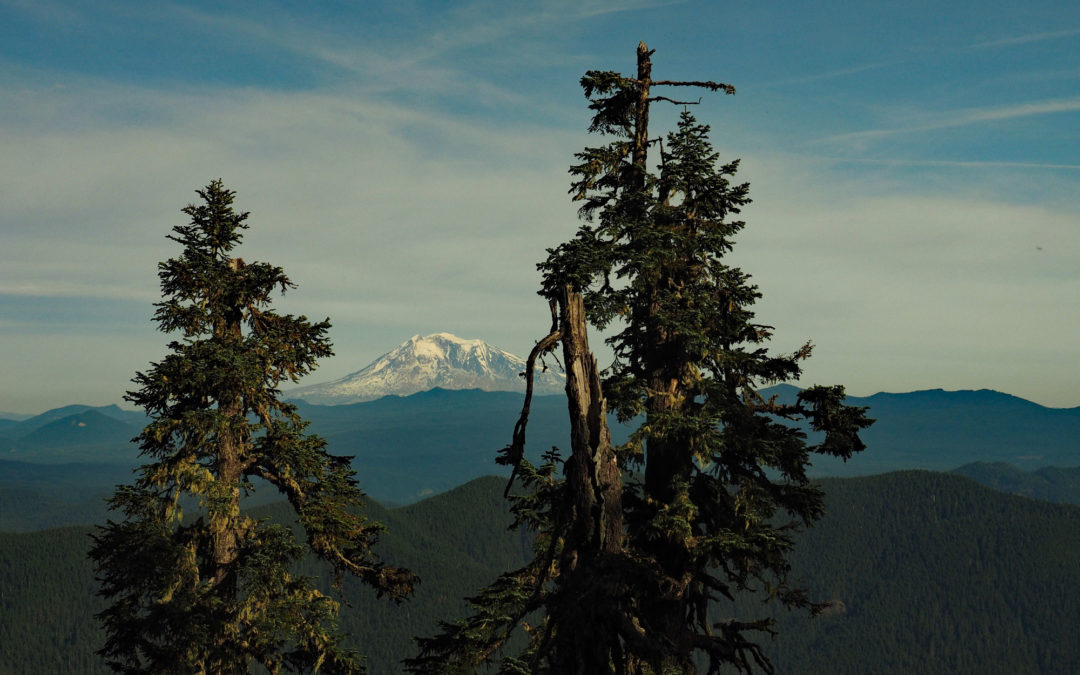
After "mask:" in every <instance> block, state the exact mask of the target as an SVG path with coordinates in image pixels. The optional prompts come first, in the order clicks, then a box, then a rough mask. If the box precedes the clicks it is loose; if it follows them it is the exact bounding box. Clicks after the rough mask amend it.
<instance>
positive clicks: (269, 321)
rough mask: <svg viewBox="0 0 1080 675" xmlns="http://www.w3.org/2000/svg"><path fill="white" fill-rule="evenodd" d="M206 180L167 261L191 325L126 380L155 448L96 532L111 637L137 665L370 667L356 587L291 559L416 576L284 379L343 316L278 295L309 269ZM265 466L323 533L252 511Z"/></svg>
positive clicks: (167, 294) (144, 446) (169, 320)
mask: <svg viewBox="0 0 1080 675" xmlns="http://www.w3.org/2000/svg"><path fill="white" fill-rule="evenodd" d="M197 192H198V195H199V197H200V198H201V203H199V204H198V205H190V206H188V207H187V208H185V209H184V210H183V212H184V213H185V214H187V215H188V216H189V217H190V222H189V223H188V224H186V225H180V226H177V227H174V228H173V234H171V235H169V236H168V238H169V239H171V240H173V241H175V242H177V243H178V244H180V245H181V246H182V247H183V252H182V253H181V255H179V256H178V257H176V258H171V259H169V260H167V261H165V262H162V263H160V264H159V265H158V270H159V271H158V276H159V277H160V280H161V290H162V296H163V300H162V301H161V302H158V303H156V305H155V306H156V308H157V309H156V312H155V316H154V318H155V321H156V322H157V324H158V327H159V328H160V330H162V331H163V332H165V333H173V334H177V339H175V340H173V341H171V342H169V343H168V353H167V355H166V356H165V357H164V358H163V359H162V360H161V361H159V362H156V363H152V364H151V366H150V368H149V370H147V371H146V372H140V373H138V374H137V375H136V376H135V379H134V382H135V384H137V385H138V387H139V388H138V389H137V390H135V391H131V392H128V395H127V397H126V398H127V400H128V401H130V402H132V403H134V404H135V405H137V406H139V407H142V408H143V409H144V410H145V411H146V412H147V415H148V416H149V417H150V418H151V421H150V423H149V424H148V425H147V426H146V427H145V428H144V429H143V431H142V433H140V434H139V436H138V437H137V438H136V439H135V440H136V441H137V442H138V443H139V447H140V449H141V454H142V455H143V456H144V457H146V458H148V459H149V462H148V463H147V464H145V465H143V466H142V467H141V468H140V469H139V470H138V477H137V479H136V480H135V482H134V483H133V484H130V485H121V486H118V488H117V489H116V492H115V493H114V495H113V496H112V497H111V499H110V500H109V505H110V508H111V510H112V511H114V512H116V513H118V514H119V515H120V516H121V517H120V518H119V519H117V520H109V521H108V523H107V524H106V525H105V526H102V527H100V528H98V529H97V532H96V533H95V534H94V535H92V536H93V546H92V548H91V552H90V557H91V558H92V559H93V560H94V562H95V564H96V569H97V575H98V581H99V583H100V591H99V593H100V595H102V596H104V597H105V598H106V599H108V601H110V603H111V604H109V606H108V607H107V608H106V609H105V610H104V611H103V612H102V613H101V614H100V615H99V619H100V620H101V622H102V624H103V627H104V629H105V632H106V642H105V645H104V647H102V649H101V650H100V651H99V653H100V654H102V655H103V656H105V657H106V660H107V662H108V663H109V665H110V666H111V667H112V669H113V670H115V671H117V672H123V673H215V674H216V673H248V672H251V668H252V667H254V666H255V664H258V665H260V666H261V667H263V668H265V669H266V670H268V671H270V672H272V673H278V672H315V671H320V672H332V673H359V672H363V662H362V659H361V657H360V656H359V654H357V653H355V652H354V651H352V650H350V649H346V648H343V647H342V646H341V645H340V639H339V638H340V636H339V635H337V634H336V632H335V617H336V614H337V610H338V602H337V601H335V600H334V599H333V598H332V597H331V596H329V595H327V594H324V593H323V592H321V591H319V590H317V589H315V588H313V587H312V586H311V585H310V580H308V579H306V578H303V577H299V576H296V575H294V574H293V573H292V572H291V570H292V569H293V567H294V564H295V563H296V562H297V561H298V560H300V559H301V558H302V557H303V556H304V555H305V553H306V552H307V551H308V550H310V551H311V552H313V553H315V554H316V555H318V556H319V557H321V558H322V559H324V560H325V561H327V562H328V563H329V564H330V565H331V566H332V567H333V569H334V571H335V572H336V573H337V575H338V576H339V578H340V576H341V575H344V574H352V575H356V576H359V577H360V578H362V579H364V580H365V581H366V582H368V583H369V584H370V585H371V586H373V587H374V588H375V589H376V590H377V592H378V593H379V595H388V596H390V597H391V598H394V599H396V600H400V599H402V598H404V597H405V596H406V595H408V593H409V592H410V591H411V586H412V584H413V583H414V581H415V579H414V578H413V576H412V575H411V573H409V572H408V571H406V570H403V569H399V568H395V567H391V566H388V565H385V564H383V563H381V562H380V561H379V560H378V559H377V558H376V557H375V556H374V555H373V553H372V551H371V548H372V546H373V545H374V544H375V542H376V541H377V539H378V537H379V534H380V532H381V531H382V527H381V526H380V525H379V524H378V523H375V522H371V521H369V520H367V519H366V518H365V517H364V516H363V515H361V513H360V510H359V509H360V506H361V505H362V499H363V494H362V493H361V491H360V490H359V488H358V487H357V484H356V480H355V478H354V472H353V471H352V469H351V468H350V465H349V458H347V457H336V456H333V455H331V454H329V453H328V452H327V449H326V442H325V441H324V440H323V439H322V438H320V437H319V436H316V435H313V434H308V433H306V432H305V427H306V426H307V423H306V422H305V421H304V420H303V419H301V417H300V416H299V415H298V414H297V411H296V407H295V406H293V405H292V404H289V403H285V402H283V401H281V400H280V398H279V390H278V385H279V384H280V383H281V382H283V381H285V380H292V381H295V380H296V379H297V378H299V377H301V376H303V375H305V374H307V373H308V372H310V371H311V370H312V369H313V368H314V367H315V364H316V360H317V359H319V358H322V357H326V356H329V355H331V353H332V352H331V345H330V342H329V340H328V338H327V335H326V334H327V331H328V329H329V327H330V324H329V321H328V320H324V321H319V322H312V321H309V320H308V319H307V317H305V316H292V315H288V314H278V313H276V312H275V311H273V309H272V308H271V301H272V297H273V295H274V294H275V293H276V292H281V293H284V292H285V291H286V290H288V289H290V288H293V287H294V285H293V284H292V282H290V281H289V278H288V277H287V276H285V273H284V272H283V270H282V269H281V268H280V267H275V266H273V265H270V264H267V263H260V262H255V263H245V262H244V261H243V259H241V258H239V257H235V256H234V254H233V251H234V249H235V248H236V247H237V246H238V245H239V244H240V242H241V239H242V232H243V230H245V229H247V228H248V225H247V223H246V221H247V218H248V214H247V213H243V212H237V211H235V210H234V209H233V206H232V204H233V200H234V196H235V193H234V192H233V191H231V190H228V189H226V188H225V187H224V186H223V184H222V182H221V181H220V180H215V181H213V182H211V183H210V184H209V185H207V186H206V187H205V188H204V189H202V190H198V191H197ZM256 478H258V479H262V480H263V481H265V482H266V483H267V484H269V486H271V487H272V488H274V489H277V490H279V491H280V492H281V493H282V494H283V495H284V496H285V497H286V498H287V499H288V500H289V502H290V503H291V504H292V506H293V508H294V509H295V511H296V514H297V517H298V521H299V525H300V528H301V529H302V530H303V532H304V533H305V534H306V542H305V544H301V543H300V542H298V541H296V539H295V537H294V535H293V532H292V531H291V530H290V529H289V528H287V527H285V526H283V525H278V524H273V523H269V522H263V521H255V520H253V519H251V518H249V517H247V516H245V515H244V514H242V513H241V511H240V499H241V496H242V495H244V494H247V493H249V492H251V491H253V490H254V488H255V485H254V483H253V480H254V479H256ZM185 510H186V511H187V513H186V514H185Z"/></svg>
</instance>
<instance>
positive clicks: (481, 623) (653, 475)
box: [409, 43, 871, 675]
mask: <svg viewBox="0 0 1080 675" xmlns="http://www.w3.org/2000/svg"><path fill="white" fill-rule="evenodd" d="M651 54H652V52H651V51H649V50H648V49H647V47H646V46H645V45H644V43H642V44H641V45H639V47H638V72H637V76H636V77H625V76H622V75H620V74H619V73H615V72H608V71H590V72H588V73H586V75H585V77H584V78H583V79H582V86H583V88H584V90H585V94H586V96H587V97H588V98H589V100H590V108H591V109H592V110H593V112H594V115H593V121H592V125H591V127H590V131H592V132H596V133H600V134H602V135H605V136H607V137H608V139H609V140H608V142H607V143H605V144H603V145H600V146H597V147H590V148H586V149H585V150H584V151H583V152H582V153H579V154H578V155H577V158H578V160H579V161H578V163H577V164H575V165H574V166H573V167H571V174H572V175H573V176H574V182H573V184H572V188H571V194H572V195H573V196H574V198H575V199H576V200H580V201H582V203H583V206H582V207H581V215H582V217H583V223H582V225H581V227H580V229H579V230H578V233H577V235H576V236H575V237H574V238H573V239H572V240H570V241H568V242H566V243H564V244H562V245H560V246H558V247H556V248H554V249H551V250H549V256H548V258H547V260H545V261H544V262H543V263H541V264H540V266H539V267H540V270H541V271H542V273H543V277H544V281H543V286H542V290H541V294H542V295H544V296H545V297H547V298H548V299H549V300H550V301H551V302H552V303H554V304H555V305H558V306H564V305H565V304H566V303H567V301H568V298H572V297H574V296H575V295H578V296H579V297H580V300H581V302H582V303H583V306H584V309H585V316H586V317H587V319H588V322H589V323H591V324H592V325H593V326H595V327H597V328H599V329H609V330H611V331H613V335H612V336H611V337H610V338H608V343H609V344H610V345H611V347H612V348H613V352H614V356H615V360H614V363H613V364H612V365H611V367H610V368H609V369H608V370H607V371H606V377H605V379H604V381H603V384H602V391H595V392H593V394H592V395H593V398H594V401H595V402H597V403H598V405H597V406H594V407H595V408H599V409H600V410H601V411H602V410H603V407H604V405H605V403H606V404H608V405H610V408H611V409H612V411H613V412H615V413H616V414H617V415H618V417H619V418H620V419H621V420H622V421H624V422H631V421H632V422H634V423H637V424H638V427H637V429H636V431H635V432H634V433H633V434H632V436H631V440H630V442H629V443H628V444H627V445H626V446H625V447H622V448H617V449H613V451H612V452H613V453H614V457H615V459H616V462H617V466H618V472H617V475H616V476H614V477H612V478H609V477H608V474H604V473H601V472H598V471H593V472H592V473H591V474H589V476H588V477H589V480H587V481H581V480H575V474H576V473H577V472H578V470H579V467H580V466H581V465H582V464H581V457H582V449H583V448H582V446H581V445H580V444H579V443H577V442H572V448H571V455H570V457H569V459H568V460H567V461H566V463H565V466H564V467H563V474H564V476H565V477H564V478H560V477H558V466H559V458H558V456H557V455H556V454H554V453H548V454H547V455H546V459H547V462H546V463H545V465H544V466H542V467H540V468H536V467H533V466H532V465H531V464H530V463H529V462H528V461H527V460H526V459H524V454H523V451H522V448H521V447H520V446H521V445H522V444H523V441H524V432H523V427H524V421H525V420H527V416H528V399H527V400H526V406H525V409H524V410H523V413H522V421H519V423H518V426H517V429H516V430H515V441H514V443H512V444H511V447H510V448H508V450H507V451H504V454H503V456H502V457H501V460H502V461H504V462H508V463H511V464H514V465H515V469H516V471H515V475H521V476H523V477H524V484H525V485H526V486H527V487H531V488H532V490H531V492H530V493H527V494H526V495H524V496H521V497H518V498H517V499H516V502H515V504H514V509H515V512H516V513H517V514H518V521H519V522H520V523H523V524H526V525H529V526H532V527H534V528H535V529H537V530H538V532H539V535H540V536H539V538H538V540H537V549H536V558H535V559H534V561H533V562H532V563H531V564H530V565H528V566H526V567H525V568H522V569H521V570H517V571H515V572H511V573H507V574H505V575H503V576H502V577H500V579H499V580H498V581H497V582H496V583H495V584H493V585H492V586H490V587H488V588H487V589H485V590H484V591H482V592H481V594H480V595H479V596H477V597H476V598H473V599H472V602H473V605H474V607H475V609H476V614H475V615H474V616H473V617H471V618H469V619H466V620H465V621H462V622H459V623H456V624H446V625H445V626H444V632H443V634H442V635H440V636H438V637H435V638H430V639H423V640H421V641H420V645H421V654H420V656H419V657H417V658H416V659H414V660H412V661H410V662H409V665H410V667H411V668H412V669H413V670H414V672H469V671H470V669H471V668H473V667H474V666H475V665H477V664H478V663H479V662H480V661H481V660H485V659H488V658H489V657H491V656H492V654H493V653H494V651H495V650H496V649H498V648H501V647H503V646H505V644H506V642H507V637H508V636H509V635H511V634H512V632H513V630H514V628H515V626H518V625H523V626H525V627H526V630H527V632H528V633H529V640H528V646H527V647H526V648H525V650H524V651H523V652H521V653H520V654H517V655H512V656H508V657H506V658H504V659H503V660H502V666H501V669H502V670H501V672H523V673H526V672H527V673H574V672H577V673H653V674H655V675H660V674H661V673H665V674H666V673H672V672H678V673H696V672H698V664H699V663H702V662H704V663H706V664H707V665H708V672H710V673H713V672H718V671H719V669H720V668H721V667H722V666H724V665H729V666H733V667H735V668H736V669H737V670H739V671H742V672H752V671H754V670H755V669H760V670H763V671H766V672H771V671H772V667H771V664H770V663H769V662H768V660H767V658H766V657H765V655H764V653H763V652H762V650H761V648H760V644H759V643H760V637H761V636H762V635H763V634H768V633H771V632H772V624H771V622H770V621H769V620H767V619H763V618H759V617H750V618H726V619H720V617H730V616H731V613H732V612H733V611H734V597H735V596H736V595H737V594H740V593H747V592H758V593H763V594H764V595H765V597H771V598H773V599H775V600H777V601H779V602H780V603H782V604H783V605H786V606H788V607H801V608H806V609H809V610H810V611H817V610H820V609H821V608H822V606H821V605H817V604H815V603H813V602H811V601H810V600H809V597H808V595H807V593H806V592H804V591H802V590H799V589H794V588H791V587H789V585H788V583H787V578H786V577H787V572H788V569H789V567H788V563H787V559H786V555H787V553H788V551H789V550H790V549H791V546H792V533H793V532H794V531H795V530H796V529H797V528H798V527H801V526H806V525H809V524H811V523H812V522H813V521H814V520H816V519H818V518H820V517H821V515H822V514H823V498H822V494H821V493H820V491H819V490H818V489H817V488H816V487H815V486H814V485H813V484H811V483H810V482H809V481H808V479H807V475H806V469H807V466H808V465H809V462H810V456H811V454H812V453H821V454H828V455H834V456H839V457H843V458H848V457H850V456H851V454H852V453H854V452H857V451H860V450H862V449H863V447H864V446H863V444H862V442H861V441H860V439H859V436H858V433H859V431H860V430H861V429H863V428H865V427H867V426H869V424H870V423H871V420H868V419H867V418H866V416H865V414H864V412H865V411H864V409H860V408H854V407H851V406H847V405H845V404H844V390H843V388H842V387H812V388H809V389H806V390H803V391H801V392H800V393H799V394H798V398H797V400H795V401H793V402H790V401H789V402H780V401H778V400H776V398H775V397H773V398H769V399H765V398H764V397H763V396H762V395H761V394H760V393H759V390H760V389H761V388H762V387H764V386H768V385H770V384H774V383H778V382H784V381H789V380H794V379H797V378H798V377H799V375H800V372H801V370H800V362H801V361H802V360H803V359H805V358H807V357H808V356H809V355H810V351H811V345H810V343H806V344H805V345H803V346H801V347H800V348H798V349H796V350H795V351H794V352H793V353H790V354H783V355H771V354H770V353H769V352H768V350H767V349H766V346H765V345H766V343H767V342H768V340H769V338H770V337H771V332H772V329H771V327H769V326H765V325H761V324H757V323H754V320H753V319H754V315H753V312H752V306H753V304H754V302H755V301H756V300H757V299H758V298H759V297H760V292H759V291H758V290H757V288H756V287H755V286H753V285H752V284H751V283H750V281H749V279H750V277H749V275H747V274H746V273H744V272H742V271H741V270H739V269H738V268H735V267H732V266H730V265H728V264H727V263H726V261H725V256H726V254H727V253H729V252H730V251H731V249H732V247H733V245H734V237H735V235H736V234H737V233H738V232H739V230H741V229H742V228H743V227H744V223H743V222H741V221H737V220H733V218H732V217H733V216H736V215H737V214H739V212H740V209H741V208H742V207H743V206H745V205H746V204H747V203H749V187H748V185H746V184H732V182H731V181H730V177H731V176H732V175H733V174H734V173H735V171H736V169H737V167H738V163H737V162H732V163H729V164H719V163H718V157H717V155H716V153H715V152H714V151H713V149H712V147H711V145H710V143H709V140H708V132H709V129H708V127H707V126H705V125H702V124H699V123H698V122H697V121H696V120H695V118H694V117H693V116H692V115H690V114H689V113H686V112H684V113H683V115H682V116H681V118H680V121H679V124H678V128H677V129H676V130H675V131H674V132H673V133H671V134H669V135H668V137H667V140H666V142H661V140H660V139H658V138H653V137H651V136H650V135H649V129H648V124H649V106H650V104H651V103H653V102H656V101H667V102H672V103H678V104H687V103H688V102H682V101H676V100H674V99H672V98H669V97H666V96H658V95H654V94H652V93H651V87H653V86H691V87H704V88H707V89H710V90H713V91H718V90H724V91H727V92H728V93H733V92H734V90H733V88H731V87H730V86H728V85H724V84H721V83H716V82H686V81H658V80H653V79H652V75H651V70H652V64H651ZM652 148H656V149H657V150H658V153H657V154H658V159H659V162H658V166H657V167H656V168H655V169H653V168H651V167H650V165H649V154H650V150H651V149H652ZM560 328H563V329H565V328H566V323H565V322H563V323H561V324H560V323H557V324H556V330H554V331H553V334H554V333H555V332H558V333H559V334H560V335H563V334H565V332H564V331H562V330H559V329H560ZM549 337H550V336H549ZM544 348H545V343H544V342H543V341H542V342H541V343H539V344H538V345H537V350H534V353H533V355H530V366H531V365H532V363H531V361H532V359H534V358H535V357H536V355H537V352H538V351H539V352H542V351H543V350H544ZM568 369H569V364H568ZM570 381H571V378H570V377H568V387H567V388H568V393H570V409H571V420H572V421H573V420H574V419H575V412H574V409H575V405H574V396H573V394H572V392H571V391H570V390H571V386H570ZM590 423H591V436H592V437H593V438H596V437H597V436H598V435H606V427H604V426H603V423H602V415H600V416H599V417H597V416H593V417H592V418H590ZM798 423H802V424H804V425H805V426H806V427H809V429H811V430H812V431H813V432H815V439H814V440H813V442H809V440H808V437H807V434H806V433H804V432H803V431H802V430H800V428H799V426H798ZM572 433H573V434H574V436H573V438H575V439H576V438H577V433H576V431H575V432H572ZM584 449H585V451H586V452H588V451H589V448H588V446H585V448H584ZM593 455H594V456H595V455H596V453H595V452H593ZM591 466H593V467H594V468H595V467H596V466H599V465H597V464H593V465H591ZM620 482H621V484H622V487H621V493H620V494H619V495H618V496H613V495H611V494H610V491H607V492H604V489H605V488H609V487H610V486H611V485H612V484H616V485H618V484H619V483H620ZM583 492H591V493H592V494H593V495H598V494H601V493H603V494H604V495H605V496H606V497H607V499H606V500H599V501H597V500H593V501H592V502H589V501H588V500H587V499H583V495H582V493H583ZM613 501H618V502H619V506H618V508H619V510H620V514H619V516H620V517H619V518H617V519H616V518H614V517H610V518H608V519H607V520H606V522H608V523H611V522H616V521H617V522H618V523H619V526H620V527H621V528H623V529H622V531H621V533H620V535H621V536H618V537H603V536H600V534H599V532H600V531H598V530H597V529H596V524H597V522H598V519H597V515H598V514H600V513H601V512H602V511H604V510H606V509H607V508H608V507H610V506H611V503H612V502H613ZM581 504H586V505H587V508H580V507H579V506H578V505H581ZM599 522H605V521H602V520H601V521H599ZM590 528H592V529H590ZM583 531H585V532H592V533H593V534H592V535H591V537H592V538H591V539H590V538H589V536H585V537H584V538H583V536H582V535H581V532H583ZM583 540H584V541H591V542H592V543H593V545H594V546H593V548H592V549H591V552H590V549H589V548H588V547H584V548H583V547H582V546H581V542H582V541H583ZM612 541H617V546H614V547H612V546H603V545H601V547H600V548H599V549H597V548H596V544H601V543H608V544H610V542H612ZM567 552H572V553H573V555H567ZM583 569H584V570H587V571H586V572H583ZM583 575H584V577H583ZM582 578H587V579H588V583H587V584H582V583H581V582H580V580H581V579H582ZM575 607H576V608H577V610H578V612H579V613H578V614H575V613H574V608H575ZM535 613H542V614H543V621H542V623H540V624H538V625H535V626H530V625H528V621H529V619H528V618H527V617H530V616H531V615H533V614H535ZM583 617H584V619H585V620H582V618H583ZM533 621H534V623H535V620H533Z"/></svg>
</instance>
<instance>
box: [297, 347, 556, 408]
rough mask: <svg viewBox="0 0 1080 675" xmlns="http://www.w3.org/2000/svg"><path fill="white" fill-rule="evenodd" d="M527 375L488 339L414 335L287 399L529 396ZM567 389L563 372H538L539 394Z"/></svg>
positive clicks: (325, 402)
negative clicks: (430, 393) (473, 392)
mask: <svg viewBox="0 0 1080 675" xmlns="http://www.w3.org/2000/svg"><path fill="white" fill-rule="evenodd" d="M524 370H525V360H524V359H522V358H520V357H517V356H515V355H513V354H511V353H510V352H507V351H504V350H502V349H499V348H498V347H493V346H492V345H489V344H487V343H486V342H484V341H483V340H465V339H462V338H459V337H457V336H456V335H451V334H450V333H434V334H432V335H427V336H423V337H421V336H419V335H414V336H412V337H411V338H409V339H408V340H406V341H405V342H403V343H402V344H401V345H400V346H398V347H397V349H394V350H393V351H391V352H388V353H386V354H383V355H382V356H380V357H379V358H377V359H375V361H373V362H372V363H370V364H368V366H367V367H365V368H364V369H362V370H359V371H357V372H355V373H352V374H350V375H346V376H345V377H343V378H341V379H340V380H335V381H333V382H327V383H325V384H315V385H310V386H306V387H298V388H296V389H292V390H290V391H287V392H285V397H286V398H290V399H303V400H305V401H307V402H308V403H315V404H320V405H343V404H347V403H358V402H361V401H370V400H373V399H376V398H380V397H382V396H388V395H391V394H393V395H397V396H407V395H409V394H415V393H417V392H420V391H427V390H428V389H433V388H435V387H441V388H443V389H483V390H485V391H525V380H524V379H523V378H521V377H520V376H519V373H521V372H523V371H524ZM564 386H565V376H564V375H563V373H562V371H561V370H559V371H558V372H553V370H551V369H549V370H548V371H547V372H544V373H539V372H538V373H537V378H536V393H537V394H556V393H561V392H562V391H563V388H564Z"/></svg>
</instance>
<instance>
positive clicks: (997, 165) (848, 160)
mask: <svg viewBox="0 0 1080 675" xmlns="http://www.w3.org/2000/svg"><path fill="white" fill-rule="evenodd" d="M803 159H807V158H805V157H804V158H803ZM816 159H819V160H821V161H825V162H837V163H845V164H880V165H883V166H955V167H959V168H964V169H1049V170H1063V171H1080V164H1038V163H1032V162H993V161H963V160H949V159H888V158H874V157H818V158H816Z"/></svg>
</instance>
